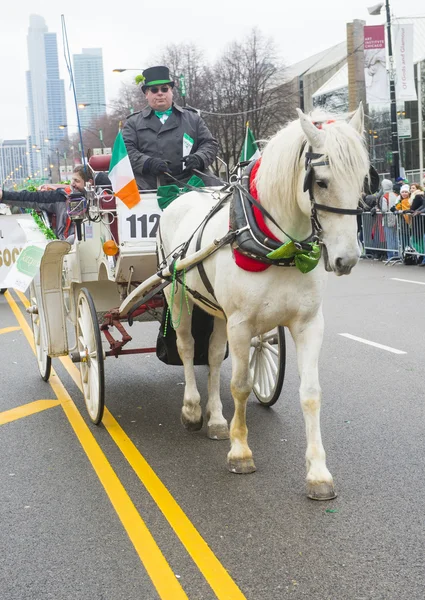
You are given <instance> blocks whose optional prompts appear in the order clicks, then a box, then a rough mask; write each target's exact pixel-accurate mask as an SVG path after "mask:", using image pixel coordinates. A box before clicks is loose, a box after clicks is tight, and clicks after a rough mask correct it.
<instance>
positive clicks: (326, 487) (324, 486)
mask: <svg viewBox="0 0 425 600" xmlns="http://www.w3.org/2000/svg"><path fill="white" fill-rule="evenodd" d="M336 496H337V494H336V492H335V488H334V485H333V483H332V482H323V483H312V482H310V481H308V482H307V497H308V498H311V500H333V499H334V498H336Z"/></svg>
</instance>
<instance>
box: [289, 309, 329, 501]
mask: <svg viewBox="0 0 425 600" xmlns="http://www.w3.org/2000/svg"><path fill="white" fill-rule="evenodd" d="M290 330H291V334H292V337H293V338H294V341H295V344H296V347H297V359H298V370H299V374H300V378H301V383H300V400H301V407H302V410H303V414H304V421H305V427H306V434H307V452H306V463H307V496H308V497H309V498H312V499H313V500H330V499H332V498H335V496H336V494H335V490H334V484H333V479H332V475H331V474H330V472H329V471H328V469H327V467H326V454H325V450H324V448H323V444H322V436H321V433H320V404H321V389H320V384H319V371H318V362H319V354H320V348H321V346H322V340H323V315H322V312H321V311H320V312H319V314H318V315H317V316H316V317H315V318H314V319H313V320H312V321H310V322H309V323H307V324H306V323H305V322H297V323H292V324H291V326H290Z"/></svg>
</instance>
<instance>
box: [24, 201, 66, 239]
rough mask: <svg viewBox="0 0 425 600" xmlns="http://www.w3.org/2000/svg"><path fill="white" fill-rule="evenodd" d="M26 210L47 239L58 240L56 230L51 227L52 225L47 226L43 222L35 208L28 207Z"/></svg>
mask: <svg viewBox="0 0 425 600" xmlns="http://www.w3.org/2000/svg"><path fill="white" fill-rule="evenodd" d="M25 212H26V213H28V214H30V215H31V216H32V218H33V219H34V221H35V222H36V224H37V226H38V228H39V230H40V231H41V232H42V233H43V235H44V237H45V238H46V240H57V239H58V238H57V237H56V235H55V233H54V231H53V230H52V229H50V227H47V226H46V225H45V224H44V223H43V220H42V219H41V217H40V216H39V215H38V214H37V213H36V211H35V210H34V209H33V208H27V209H25Z"/></svg>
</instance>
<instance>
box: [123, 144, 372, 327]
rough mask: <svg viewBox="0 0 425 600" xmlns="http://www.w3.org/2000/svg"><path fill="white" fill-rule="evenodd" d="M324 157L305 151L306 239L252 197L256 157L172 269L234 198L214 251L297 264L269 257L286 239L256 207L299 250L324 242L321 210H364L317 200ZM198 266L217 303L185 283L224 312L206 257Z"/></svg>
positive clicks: (271, 262) (351, 212) (178, 254)
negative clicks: (273, 232)
mask: <svg viewBox="0 0 425 600" xmlns="http://www.w3.org/2000/svg"><path fill="white" fill-rule="evenodd" d="M306 144H307V141H306V140H305V141H304V142H303V145H302V147H301V150H300V155H299V158H300V159H301V158H302V155H303V152H304V150H305V147H306ZM323 157H324V155H323V154H319V153H316V152H313V151H312V147H311V146H309V147H308V150H307V152H306V153H305V164H304V168H305V177H304V184H303V191H304V192H307V191H308V193H309V198H310V205H311V214H310V221H311V229H312V232H311V234H310V236H309V237H308V238H306V239H305V240H302V241H298V240H295V239H294V238H293V237H291V236H290V235H289V234H288V233H286V232H285V231H284V230H283V229H282V228H281V227H280V225H279V224H278V223H277V222H276V220H275V219H274V218H273V216H272V215H271V214H270V213H269V212H268V211H267V210H266V209H265V208H264V207H263V206H262V205H261V204H260V203H259V202H258V200H256V199H255V198H254V197H253V196H252V194H251V193H250V189H249V188H250V176H251V172H252V169H253V167H254V165H255V163H256V160H254V161H252V162H251V163H250V164H249V165H248V166H247V167H246V169H245V171H244V174H243V176H242V181H241V183H233V184H231V185H230V186H225V187H224V188H223V191H226V189H227V192H228V193H227V194H225V195H224V196H222V197H221V198H220V200H219V201H218V202H217V204H215V205H214V207H213V208H212V209H211V210H210V212H209V213H208V214H207V216H206V217H205V219H204V220H203V221H202V222H201V223H200V224H199V225H198V227H197V228H196V229H195V231H194V232H193V234H192V235H191V236H190V238H189V240H188V241H187V242H185V243H184V244H183V245H182V246H181V247H180V250H178V251H177V249H176V251H175V252H174V253H173V255H172V258H173V260H172V262H171V265H170V271H173V270H174V269H173V265H174V264H175V262H176V261H177V260H178V259H179V258H180V259H181V258H184V257H185V256H186V254H187V250H188V248H189V245H190V242H191V241H192V239H193V238H194V236H195V234H196V232H197V231H198V236H197V240H196V251H198V250H200V249H201V245H202V235H203V232H204V229H205V227H206V225H207V223H208V222H209V221H210V219H211V218H212V217H213V216H214V215H216V214H217V213H218V212H219V211H220V210H221V209H222V208H223V207H224V206H225V204H227V202H228V201H229V200H230V227H229V231H228V232H227V234H226V235H225V236H224V237H223V238H221V239H220V240H218V241H217V244H216V246H217V247H216V249H215V250H214V252H216V251H217V250H219V249H220V248H222V247H223V246H225V245H227V244H231V246H232V248H233V250H236V251H238V252H240V253H241V254H244V255H246V256H248V257H250V258H254V259H255V260H257V261H259V262H263V263H267V264H269V265H275V266H278V267H293V266H294V265H295V262H294V258H278V259H276V258H275V259H273V258H269V257H268V256H267V254H269V253H270V252H272V251H273V250H277V249H278V248H280V247H281V246H282V242H279V241H277V240H274V239H272V238H270V237H269V236H268V235H266V234H265V233H264V232H263V231H262V230H261V229H260V227H259V226H258V223H257V221H256V219H255V216H254V213H253V207H254V206H255V207H256V208H257V209H258V210H259V211H260V212H261V213H262V215H263V217H265V218H267V219H269V220H270V221H271V222H272V223H273V224H274V225H275V226H276V227H277V228H278V229H279V230H280V231H281V232H282V233H283V234H284V235H285V236H286V237H287V238H288V239H289V240H290V241H292V242H294V244H295V247H296V248H297V249H300V250H307V249H308V248H310V245H311V244H312V243H314V242H318V243H321V233H322V226H321V224H320V221H319V218H318V214H317V211H323V212H331V213H337V214H340V215H353V216H356V215H359V214H361V212H362V210H361V209H348V208H338V207H335V206H328V205H326V204H319V203H317V202H316V201H315V199H314V194H313V184H314V168H315V167H320V166H329V160H328V159H327V158H324V159H323V160H320V159H322V158H323ZM316 161H319V162H316ZM201 189H202V188H200V189H199V188H196V191H197V192H199V191H201ZM158 232H159V238H160V245H161V248H162V237H161V230H160V227H159V228H158ZM164 260H165V257H164ZM204 260H205V259H204ZM194 267H197V268H198V272H199V276H200V278H201V281H202V283H203V284H204V286H205V288H206V290H207V291H208V293H209V294H211V296H212V297H213V298H214V300H215V302H213V301H211V300H209V299H208V298H206V297H205V296H204V295H202V294H200V293H199V292H197V291H196V290H192V289H190V288H189V287H188V286H187V285H186V284H185V285H186V289H187V291H188V292H189V293H190V295H191V296H193V297H194V298H195V299H196V300H198V301H199V302H202V303H203V304H205V305H206V306H208V307H209V308H210V309H211V308H212V309H214V310H218V311H220V312H223V310H222V308H221V307H220V306H219V304H218V302H217V298H216V296H215V292H214V288H213V286H212V284H211V282H210V280H209V279H208V276H207V273H206V271H205V268H204V266H203V264H202V260H200V261H199V262H195V263H194V264H192V265H191V266H190V267H188V268H187V269H186V271H188V270H191V269H192V268H194ZM158 274H159V275H160V276H161V277H163V276H162V275H161V271H159V272H158ZM163 279H165V282H164V283H163V284H161V285H160V286H159V287H160V288H161V290H162V289H163V288H164V287H166V286H167V285H169V284H170V283H171V281H172V279H171V277H167V278H165V277H163ZM175 279H176V281H178V282H179V283H180V284H181V285H183V282H182V280H181V277H180V276H179V275H178V274H176V276H175ZM152 293H155V290H153V291H152V292H150V293H149V296H151V295H152ZM145 299H146V296H145V297H144V298H142V299H141V300H140V301H139V302H138V303H137V304H136V305H135V306H134V307H133V308H132V310H131V311H130V312H129V316H130V318H131V313H132V312H134V310H136V308H137V307H138V306H140V305H141V304H143V303H144V302H145Z"/></svg>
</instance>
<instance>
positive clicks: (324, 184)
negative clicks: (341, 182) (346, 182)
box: [316, 181, 328, 189]
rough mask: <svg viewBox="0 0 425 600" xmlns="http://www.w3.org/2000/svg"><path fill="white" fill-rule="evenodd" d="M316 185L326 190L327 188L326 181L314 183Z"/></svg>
mask: <svg viewBox="0 0 425 600" xmlns="http://www.w3.org/2000/svg"><path fill="white" fill-rule="evenodd" d="M316 183H317V185H318V186H319V187H320V188H324V189H327V187H328V184H327V183H326V181H316Z"/></svg>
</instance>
